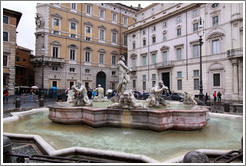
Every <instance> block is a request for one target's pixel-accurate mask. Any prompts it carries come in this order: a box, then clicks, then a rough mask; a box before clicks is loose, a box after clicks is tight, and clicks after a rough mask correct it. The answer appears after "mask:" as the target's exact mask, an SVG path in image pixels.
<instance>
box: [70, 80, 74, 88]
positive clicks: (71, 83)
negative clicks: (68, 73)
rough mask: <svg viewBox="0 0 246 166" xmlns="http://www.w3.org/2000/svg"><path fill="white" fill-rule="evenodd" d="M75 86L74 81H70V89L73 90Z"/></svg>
mask: <svg viewBox="0 0 246 166" xmlns="http://www.w3.org/2000/svg"><path fill="white" fill-rule="evenodd" d="M73 85H74V82H73V81H70V82H69V87H70V89H72V86H73Z"/></svg>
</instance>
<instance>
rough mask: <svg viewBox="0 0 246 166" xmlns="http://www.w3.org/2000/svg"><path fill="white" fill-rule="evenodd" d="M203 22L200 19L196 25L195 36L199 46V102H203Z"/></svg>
mask: <svg viewBox="0 0 246 166" xmlns="http://www.w3.org/2000/svg"><path fill="white" fill-rule="evenodd" d="M203 26H204V20H202V18H201V17H200V20H199V25H198V32H197V35H198V36H199V46H200V86H199V90H200V93H199V95H198V96H199V100H200V101H203V96H204V95H203V85H202V44H203V41H202V36H203V35H204V27H203Z"/></svg>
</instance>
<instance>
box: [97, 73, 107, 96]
mask: <svg viewBox="0 0 246 166" xmlns="http://www.w3.org/2000/svg"><path fill="white" fill-rule="evenodd" d="M98 84H100V85H101V87H102V88H103V89H104V95H105V92H106V74H105V73H104V72H102V71H100V72H99V73H97V80H96V88H97V87H98Z"/></svg>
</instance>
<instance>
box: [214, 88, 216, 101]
mask: <svg viewBox="0 0 246 166" xmlns="http://www.w3.org/2000/svg"><path fill="white" fill-rule="evenodd" d="M213 96H214V102H216V91H214V94H213Z"/></svg>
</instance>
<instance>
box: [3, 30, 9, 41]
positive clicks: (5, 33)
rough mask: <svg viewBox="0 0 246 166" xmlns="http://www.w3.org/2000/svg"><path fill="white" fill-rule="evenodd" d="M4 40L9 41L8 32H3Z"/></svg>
mask: <svg viewBox="0 0 246 166" xmlns="http://www.w3.org/2000/svg"><path fill="white" fill-rule="evenodd" d="M3 41H9V34H8V32H3Z"/></svg>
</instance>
